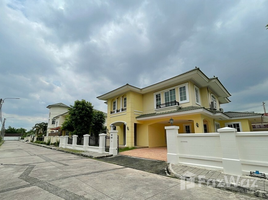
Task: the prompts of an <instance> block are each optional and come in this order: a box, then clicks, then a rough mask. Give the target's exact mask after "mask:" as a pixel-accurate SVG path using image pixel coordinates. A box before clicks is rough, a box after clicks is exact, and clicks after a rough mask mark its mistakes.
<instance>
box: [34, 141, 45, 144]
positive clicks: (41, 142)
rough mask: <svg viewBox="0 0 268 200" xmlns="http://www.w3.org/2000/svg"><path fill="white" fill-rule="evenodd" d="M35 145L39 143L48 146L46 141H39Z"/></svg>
mask: <svg viewBox="0 0 268 200" xmlns="http://www.w3.org/2000/svg"><path fill="white" fill-rule="evenodd" d="M34 143H37V144H47V143H46V142H44V141H38V140H36V141H35V142H34Z"/></svg>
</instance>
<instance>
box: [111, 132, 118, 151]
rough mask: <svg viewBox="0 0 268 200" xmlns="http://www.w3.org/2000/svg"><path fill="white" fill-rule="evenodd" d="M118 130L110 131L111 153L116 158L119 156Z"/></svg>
mask: <svg viewBox="0 0 268 200" xmlns="http://www.w3.org/2000/svg"><path fill="white" fill-rule="evenodd" d="M117 133H118V131H117V130H111V131H110V149H109V153H110V154H113V155H114V156H115V155H117V154H118V153H117Z"/></svg>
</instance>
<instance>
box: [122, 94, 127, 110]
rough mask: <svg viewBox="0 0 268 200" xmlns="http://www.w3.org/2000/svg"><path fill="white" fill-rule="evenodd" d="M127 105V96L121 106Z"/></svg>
mask: <svg viewBox="0 0 268 200" xmlns="http://www.w3.org/2000/svg"><path fill="white" fill-rule="evenodd" d="M126 107H127V97H125V98H124V100H123V108H126Z"/></svg>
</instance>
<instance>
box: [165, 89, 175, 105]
mask: <svg viewBox="0 0 268 200" xmlns="http://www.w3.org/2000/svg"><path fill="white" fill-rule="evenodd" d="M171 90H174V92H175V101H176V88H171V89H168V90H165V91H164V97H165V98H164V100H165V103H168V102H171V100H170V91H171ZM166 92H168V98H169V101H168V102H166ZM172 101H174V100H172Z"/></svg>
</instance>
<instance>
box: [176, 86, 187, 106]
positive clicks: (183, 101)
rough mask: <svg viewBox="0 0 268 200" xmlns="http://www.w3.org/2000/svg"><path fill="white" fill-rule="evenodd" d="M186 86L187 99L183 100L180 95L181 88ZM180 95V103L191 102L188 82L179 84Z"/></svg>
mask: <svg viewBox="0 0 268 200" xmlns="http://www.w3.org/2000/svg"><path fill="white" fill-rule="evenodd" d="M182 87H185V92H186V100H183V101H181V97H180V88H182ZM178 96H179V103H180V104H181V103H189V90H188V83H185V84H182V85H179V86H178Z"/></svg>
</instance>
